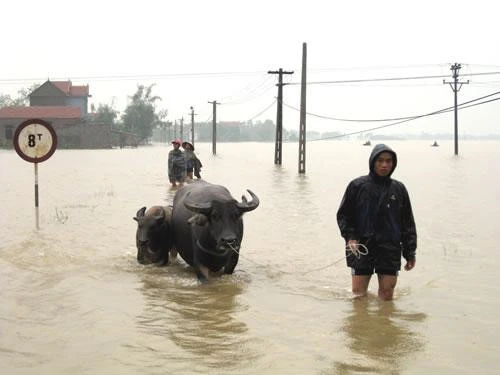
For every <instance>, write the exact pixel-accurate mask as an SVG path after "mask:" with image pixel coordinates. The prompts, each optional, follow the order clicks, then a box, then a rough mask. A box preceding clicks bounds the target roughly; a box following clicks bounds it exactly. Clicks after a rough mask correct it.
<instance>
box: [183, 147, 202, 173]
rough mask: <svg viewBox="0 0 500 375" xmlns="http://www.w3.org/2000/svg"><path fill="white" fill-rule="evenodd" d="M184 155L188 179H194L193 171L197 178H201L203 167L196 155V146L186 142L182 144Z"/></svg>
mask: <svg viewBox="0 0 500 375" xmlns="http://www.w3.org/2000/svg"><path fill="white" fill-rule="evenodd" d="M182 148H183V149H184V154H185V156H186V174H187V178H188V179H191V180H192V179H193V171H194V175H195V176H196V178H201V175H200V170H201V167H202V164H201V161H200V159H198V157H197V156H196V154H195V153H194V146H193V144H192V143H190V142H187V141H184V142H183V143H182Z"/></svg>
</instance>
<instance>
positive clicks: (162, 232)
mask: <svg viewBox="0 0 500 375" xmlns="http://www.w3.org/2000/svg"><path fill="white" fill-rule="evenodd" d="M171 216H172V208H171V207H162V206H152V207H150V208H149V209H148V210H147V211H146V207H142V208H141V209H139V211H137V214H136V216H135V217H134V218H133V219H134V220H135V221H137V232H136V237H135V238H136V245H137V261H138V262H139V263H141V264H152V263H157V264H159V265H167V264H168V263H169V254H170V256H171V257H172V258H174V257H175V256H176V255H177V252H176V250H175V249H174V237H173V233H172V228H171V225H170V220H171Z"/></svg>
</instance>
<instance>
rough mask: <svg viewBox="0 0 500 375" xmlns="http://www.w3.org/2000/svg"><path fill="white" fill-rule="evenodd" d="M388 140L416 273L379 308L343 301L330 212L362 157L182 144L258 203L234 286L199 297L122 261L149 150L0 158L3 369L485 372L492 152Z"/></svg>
mask: <svg viewBox="0 0 500 375" xmlns="http://www.w3.org/2000/svg"><path fill="white" fill-rule="evenodd" d="M430 143H431V142H425V141H392V142H387V144H388V145H389V146H391V147H393V148H394V149H395V151H396V152H397V153H398V160H399V164H398V167H397V169H396V171H395V173H394V175H393V177H394V178H396V179H399V180H401V181H403V182H404V183H405V185H406V187H407V189H408V190H409V193H410V197H411V200H412V205H413V209H414V215H415V219H416V223H417V231H418V236H419V237H418V249H417V265H416V267H415V269H414V270H412V271H411V272H405V271H402V272H401V274H400V277H399V280H398V285H397V289H396V293H395V299H394V301H391V302H381V301H379V300H378V299H377V297H376V293H377V283H376V279H374V280H372V282H371V284H370V295H369V296H368V297H367V298H364V299H360V300H353V299H352V298H351V293H350V272H349V269H348V268H347V267H346V266H345V261H344V260H343V253H344V249H343V240H342V239H341V237H340V234H339V230H338V227H337V223H336V211H337V208H338V205H339V203H340V199H341V197H342V194H343V192H344V190H345V187H346V185H347V183H348V182H349V181H350V180H351V179H352V178H354V177H357V176H359V175H362V174H366V173H367V171H368V156H369V154H370V152H371V149H372V147H365V146H362V145H361V142H358V141H334V142H309V143H308V144H307V148H306V151H307V157H306V168H307V169H306V174H305V175H299V174H298V145H297V144H295V143H293V144H285V145H284V146H283V165H282V166H276V165H274V163H273V161H274V144H272V143H242V144H236V143H229V144H227V143H219V144H218V145H217V155H216V156H213V155H212V149H211V144H208V143H200V144H196V151H197V154H198V157H199V158H200V159H201V160H202V162H203V164H204V167H203V169H202V177H203V178H204V179H206V180H207V181H210V182H213V183H218V184H222V185H226V186H227V187H228V188H229V190H230V191H231V192H232V194H233V196H234V197H235V198H237V199H238V200H240V199H241V195H242V194H243V193H245V191H246V189H251V190H252V191H253V192H254V193H255V194H257V195H258V197H259V198H260V201H261V204H260V206H259V207H258V208H257V209H256V210H255V211H252V212H248V213H246V214H245V215H244V222H245V234H244V239H243V244H242V249H241V257H240V260H239V263H238V265H237V267H236V270H235V273H234V274H233V275H224V276H222V277H220V278H216V279H213V280H212V281H211V282H210V283H209V284H207V285H199V284H198V282H197V281H196V276H195V274H194V272H193V271H192V270H191V269H190V268H189V267H187V266H186V265H185V263H184V262H183V261H182V260H180V259H179V260H177V261H175V262H174V263H173V264H172V265H170V266H168V267H155V266H143V265H140V264H138V263H137V262H136V259H135V256H136V249H135V228H136V222H135V221H133V220H132V217H133V216H135V213H136V212H137V210H138V209H140V208H141V207H142V206H147V207H149V206H151V205H157V204H168V203H170V202H171V201H172V198H173V195H174V194H175V191H172V190H170V189H169V187H168V181H167V178H166V161H167V153H168V151H169V150H170V147H169V146H166V145H154V146H150V147H140V148H137V149H121V150H120V149H113V150H57V151H56V153H55V154H54V155H53V156H52V157H51V158H50V159H49V160H47V161H45V162H43V163H40V164H39V168H38V170H39V171H38V173H39V195H40V229H39V230H36V229H35V217H36V216H35V208H34V166H33V164H31V163H28V162H26V161H24V160H22V159H21V158H20V157H19V156H18V155H17V154H16V153H15V151H6V150H2V151H0V177H1V183H0V199H1V211H0V238H1V242H0V279H1V283H2V287H1V289H0V373H2V374H207V373H208V374H322V375H325V374H360V373H362V374H422V373H426V374H453V375H456V374H493V373H498V363H499V362H498V353H499V350H500V343H499V340H500V319H498V311H499V310H500V298H499V297H500V292H499V288H498V286H497V283H498V276H497V272H498V270H499V269H500V262H499V259H500V256H499V255H498V249H497V247H498V245H499V244H500V231H499V226H498V212H499V203H498V202H500V189H499V188H498V184H499V183H500V142H498V141H496V142H493V141H492V142H489V141H461V142H460V144H459V146H460V150H459V151H460V155H459V156H454V155H453V142H452V141H443V142H441V146H440V147H430Z"/></svg>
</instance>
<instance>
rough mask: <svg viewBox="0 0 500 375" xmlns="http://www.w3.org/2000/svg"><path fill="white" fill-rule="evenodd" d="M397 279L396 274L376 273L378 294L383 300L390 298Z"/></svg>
mask: <svg viewBox="0 0 500 375" xmlns="http://www.w3.org/2000/svg"><path fill="white" fill-rule="evenodd" d="M397 281H398V277H397V276H393V275H378V296H379V298H380V299H382V300H384V301H390V300H392V297H393V295H394V288H396V283H397Z"/></svg>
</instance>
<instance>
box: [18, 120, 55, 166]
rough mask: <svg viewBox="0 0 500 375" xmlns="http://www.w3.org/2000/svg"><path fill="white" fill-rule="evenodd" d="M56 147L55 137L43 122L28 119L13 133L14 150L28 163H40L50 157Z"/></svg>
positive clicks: (50, 128)
mask: <svg viewBox="0 0 500 375" xmlns="http://www.w3.org/2000/svg"><path fill="white" fill-rule="evenodd" d="M56 147H57V135H56V132H55V131H54V129H53V128H52V126H51V125H50V124H49V123H48V122H47V121H44V120H40V119H30V120H26V121H24V122H23V123H22V124H21V125H19V126H18V127H17V129H16V132H15V133H14V148H15V149H16V152H17V153H18V155H19V156H20V157H21V158H23V159H24V160H26V161H29V162H30V163H41V162H42V161H45V160H47V159H48V158H50V157H51V156H52V154H53V153H54V152H55V151H56Z"/></svg>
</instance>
